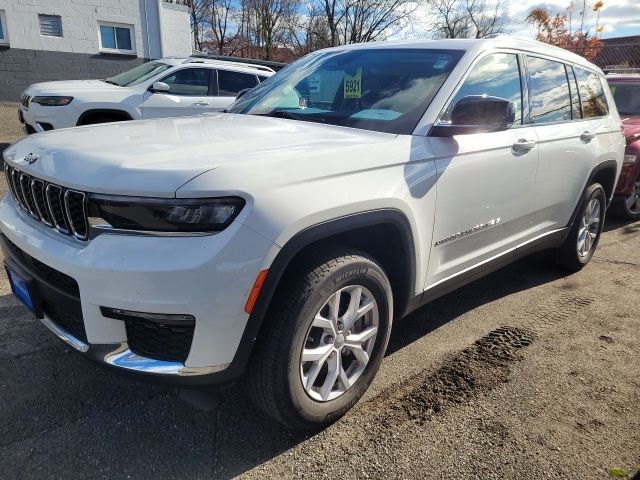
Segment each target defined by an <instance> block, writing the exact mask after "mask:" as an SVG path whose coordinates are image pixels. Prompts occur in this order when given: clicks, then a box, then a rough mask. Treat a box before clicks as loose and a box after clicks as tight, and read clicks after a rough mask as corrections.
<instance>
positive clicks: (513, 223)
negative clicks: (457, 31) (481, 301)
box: [425, 53, 538, 288]
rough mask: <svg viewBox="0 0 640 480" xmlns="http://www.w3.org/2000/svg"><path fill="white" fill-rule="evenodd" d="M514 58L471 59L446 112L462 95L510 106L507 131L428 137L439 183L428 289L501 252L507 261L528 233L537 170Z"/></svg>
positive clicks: (497, 55)
mask: <svg viewBox="0 0 640 480" xmlns="http://www.w3.org/2000/svg"><path fill="white" fill-rule="evenodd" d="M520 70H521V68H520V59H519V57H518V55H517V54H515V53H490V54H488V55H486V56H484V57H482V58H481V59H479V60H477V61H476V63H475V65H474V66H473V67H472V69H471V71H470V73H469V75H468V76H467V78H466V79H465V80H464V82H463V84H462V86H461V87H460V89H459V90H458V92H457V93H456V94H455V96H454V98H453V100H452V101H451V104H450V106H449V107H448V108H447V109H446V111H445V113H444V114H443V116H442V118H441V121H444V122H446V121H447V120H448V118H446V117H447V115H448V113H447V112H451V111H452V109H453V106H455V104H456V103H457V102H458V101H460V100H461V99H462V98H464V97H467V96H484V95H486V96H493V97H500V98H502V99H505V100H508V101H509V102H511V108H512V110H513V111H514V112H515V119H514V122H513V124H512V125H511V127H510V128H508V129H506V130H503V131H497V132H491V133H472V134H465V135H455V136H453V137H429V142H430V143H431V146H432V149H433V152H434V154H435V156H436V169H437V172H438V180H437V182H436V191H437V201H436V214H435V218H434V229H433V241H432V245H431V256H430V259H429V267H428V272H427V285H425V287H426V288H429V287H433V286H434V285H435V284H437V283H438V282H441V281H443V280H445V279H448V278H450V277H454V276H456V275H458V274H461V273H463V272H464V271H465V270H467V269H469V268H471V267H475V266H478V265H480V264H482V263H483V262H486V261H487V260H490V259H492V258H493V257H496V256H498V255H501V254H505V255H507V256H508V255H512V254H513V252H512V250H513V249H514V247H515V246H516V245H517V244H518V243H520V242H521V241H522V239H524V238H526V237H527V236H528V234H529V232H528V230H529V228H530V219H529V214H530V211H531V209H530V206H529V200H530V194H531V189H532V185H533V181H534V178H535V174H536V168H537V164H538V147H537V137H536V133H535V131H534V128H533V127H532V126H528V125H524V124H523V118H524V116H523V104H526V102H523V96H522V78H521V75H520Z"/></svg>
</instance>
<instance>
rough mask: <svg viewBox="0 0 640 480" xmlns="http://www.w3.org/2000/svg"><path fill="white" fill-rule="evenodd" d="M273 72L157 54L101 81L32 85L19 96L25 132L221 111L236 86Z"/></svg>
mask: <svg viewBox="0 0 640 480" xmlns="http://www.w3.org/2000/svg"><path fill="white" fill-rule="evenodd" d="M273 74H274V71H273V70H272V69H271V68H269V67H266V66H261V65H253V64H248V63H238V62H230V61H223V60H209V59H205V58H198V57H190V58H163V59H161V60H154V61H152V62H148V63H144V64H142V65H139V66H137V67H135V68H133V69H132V70H129V71H127V72H124V73H121V74H120V75H116V76H114V77H110V78H105V79H103V80H70V81H57V82H44V83H36V84H34V85H31V86H29V87H28V88H27V89H25V91H24V92H23V93H22V95H21V96H20V106H19V111H18V117H19V119H20V121H21V122H22V123H24V125H25V129H26V131H27V133H37V132H45V131H49V130H57V129H60V128H66V127H75V126H78V125H90V124H94V123H107V122H117V121H123V120H139V119H144V118H161V117H182V116H188V115H197V114H199V113H206V112H215V111H220V110H224V109H225V108H227V107H228V106H229V105H231V103H233V101H234V100H235V99H236V96H237V95H238V93H239V92H240V91H242V90H245V89H249V88H253V87H255V86H256V85H258V84H259V83H260V82H262V81H263V80H266V79H267V78H268V77H270V76H271V75H273Z"/></svg>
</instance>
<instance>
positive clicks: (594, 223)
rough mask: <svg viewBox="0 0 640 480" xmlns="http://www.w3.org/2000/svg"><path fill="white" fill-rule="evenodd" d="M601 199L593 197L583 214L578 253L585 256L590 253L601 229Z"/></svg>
mask: <svg viewBox="0 0 640 480" xmlns="http://www.w3.org/2000/svg"><path fill="white" fill-rule="evenodd" d="M601 211H602V208H601V206H600V200H598V199H597V198H592V199H591V200H590V201H589V203H588V204H587V208H586V210H585V211H584V215H583V216H582V223H581V225H580V229H579V230H578V245H577V247H578V255H580V257H582V258H584V257H586V256H588V255H589V253H590V252H591V250H592V248H593V245H594V244H595V241H596V239H597V238H598V232H599V231H600V220H601V219H600V213H601Z"/></svg>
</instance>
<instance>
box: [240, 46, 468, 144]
mask: <svg viewBox="0 0 640 480" xmlns="http://www.w3.org/2000/svg"><path fill="white" fill-rule="evenodd" d="M463 53H464V52H463V51H458V50H431V49H408V48H407V49H395V48H379V49H375V48H367V49H355V50H346V51H328V52H326V51H325V52H317V53H314V54H311V55H308V56H307V57H305V58H303V59H301V60H298V61H297V62H295V63H294V64H291V65H289V66H288V67H286V68H284V69H282V70H281V71H280V72H278V73H277V74H276V75H274V76H272V77H270V78H269V79H267V80H266V81H264V82H263V83H261V84H260V85H258V86H257V87H256V88H254V89H253V90H251V91H250V92H249V93H247V94H246V95H244V96H243V97H242V98H240V99H239V100H238V101H237V102H236V103H234V104H233V105H232V106H231V107H230V109H229V112H231V113H245V114H250V115H265V116H273V117H280V118H288V119H291V120H302V121H310V122H320V123H326V124H331V125H342V126H346V127H353V128H362V129H366V130H375V131H379V132H388V133H396V134H410V133H412V132H413V130H414V128H415V127H416V125H417V123H418V121H419V120H420V117H422V115H423V114H424V112H425V110H426V109H427V107H428V106H429V103H430V102H431V100H432V99H433V97H434V96H435V94H436V93H437V91H438V89H439V88H440V86H441V85H442V83H443V82H444V81H445V80H446V78H447V76H448V75H449V73H450V72H451V70H452V69H453V67H454V66H455V65H456V63H457V62H458V60H459V59H460V57H461V56H462V54H463Z"/></svg>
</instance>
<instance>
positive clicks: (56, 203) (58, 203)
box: [44, 183, 71, 235]
mask: <svg viewBox="0 0 640 480" xmlns="http://www.w3.org/2000/svg"><path fill="white" fill-rule="evenodd" d="M54 191H55V192H57V193H52V192H54ZM44 192H45V196H46V197H47V207H49V212H51V219H52V221H53V226H54V228H55V229H56V230H58V231H59V232H61V233H64V234H65V235H70V234H71V232H70V231H69V229H68V228H67V225H68V224H67V219H66V218H65V212H64V201H63V199H62V187H60V186H59V185H54V184H53V183H50V184H48V185H47V186H46V188H45V190H44ZM54 195H55V197H54ZM54 207H58V208H54ZM58 209H59V213H58Z"/></svg>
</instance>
